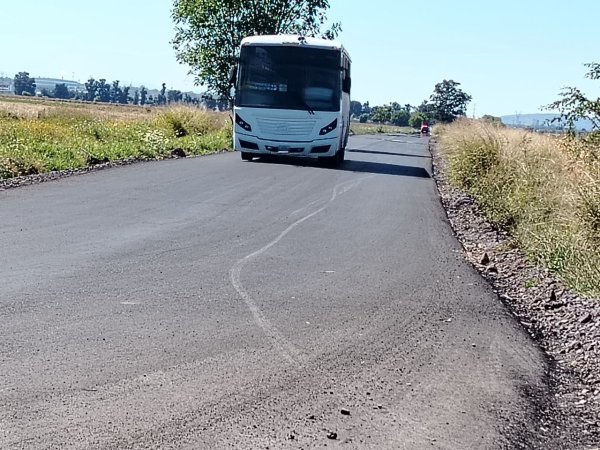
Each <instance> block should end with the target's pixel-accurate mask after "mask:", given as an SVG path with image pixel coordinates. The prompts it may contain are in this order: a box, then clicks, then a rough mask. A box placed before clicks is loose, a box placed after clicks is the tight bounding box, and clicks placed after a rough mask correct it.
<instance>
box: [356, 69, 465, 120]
mask: <svg viewBox="0 0 600 450" xmlns="http://www.w3.org/2000/svg"><path fill="white" fill-rule="evenodd" d="M459 86H460V83H458V82H456V81H454V80H444V81H442V82H441V83H438V84H436V85H435V87H434V90H433V94H431V96H430V97H429V99H426V100H423V102H422V103H421V104H420V105H418V106H413V105H410V104H408V103H407V104H404V105H401V104H400V103H398V102H392V103H389V104H386V105H382V106H370V104H369V102H366V103H361V102H358V101H352V102H351V105H350V114H351V115H352V117H353V118H354V119H356V120H359V121H360V122H361V123H367V122H373V123H380V124H384V123H385V124H391V125H398V126H401V127H413V128H419V127H420V126H421V125H422V124H423V123H425V122H427V123H430V124H432V123H435V122H442V123H447V122H452V121H454V120H456V119H457V118H458V117H461V116H465V115H466V113H467V105H468V103H469V102H470V101H471V96H470V95H469V94H467V93H466V92H464V91H463V90H462V89H460V88H459Z"/></svg>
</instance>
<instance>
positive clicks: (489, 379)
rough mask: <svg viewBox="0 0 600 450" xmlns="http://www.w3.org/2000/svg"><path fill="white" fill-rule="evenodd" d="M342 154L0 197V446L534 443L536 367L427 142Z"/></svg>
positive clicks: (194, 165)
mask: <svg viewBox="0 0 600 450" xmlns="http://www.w3.org/2000/svg"><path fill="white" fill-rule="evenodd" d="M349 147H350V148H349V151H348V153H347V162H346V163H345V164H344V165H343V166H342V167H340V168H338V169H328V168H323V167H319V166H317V165H315V164H295V163H289V164H287V163H285V164H282V163H278V162H261V161H253V162H246V163H245V162H242V161H241V160H240V156H239V154H221V155H214V156H209V157H203V158H196V159H187V160H185V159H180V160H169V161H163V162H157V163H144V164H137V165H133V166H128V167H120V168H114V169H109V170H104V171H99V172H95V173H92V174H88V175H83V176H76V177H71V178H67V179H63V180H61V181H57V182H49V183H44V184H41V185H37V186H29V187H24V188H19V189H14V190H8V191H4V192H0V224H1V225H0V280H2V284H1V289H0V323H1V326H0V330H1V331H0V337H1V345H0V448H2V449H21V448H27V449H29V448H31V449H45V448H57V449H58V448H60V449H63V448H80V449H90V448H111V449H112V448H119V449H126V448H127V449H128V448H132V449H141V448H160V449H170V448H173V449H203V448H206V449H214V448H227V447H230V448H248V449H255V448H272V449H273V448H296V449H297V448H315V447H323V446H325V445H326V446H327V447H334V448H336V447H337V446H341V447H343V448H371V449H386V448H390V449H391V448H393V449H411V450H412V449H431V448H435V449H478V450H479V449H500V448H513V447H516V448H520V447H517V443H518V442H521V443H523V445H526V448H531V447H532V446H533V445H534V441H535V439H537V438H535V437H532V436H531V435H530V432H531V430H536V429H537V427H538V424H536V422H535V416H536V409H535V407H534V405H533V403H534V402H533V401H532V398H537V397H543V396H544V395H545V387H544V383H543V379H544V373H545V371H546V367H545V362H544V359H543V357H542V354H541V352H540V351H539V350H538V349H537V348H536V346H535V345H534V344H533V342H532V341H531V340H530V339H529V338H528V337H527V336H526V334H525V333H524V332H523V331H522V330H521V329H520V328H519V326H518V325H517V323H516V321H515V320H514V319H513V318H512V317H511V316H510V315H509V313H508V312H507V311H506V310H505V308H504V307H503V306H502V304H501V303H500V301H499V300H498V299H497V298H496V296H495V295H494V293H493V292H491V290H490V288H489V287H488V286H487V285H486V283H485V282H484V281H483V280H482V279H481V278H480V277H479V275H478V274H477V273H476V272H475V271H474V269H472V268H471V267H470V266H469V265H468V264H467V263H465V262H464V260H463V257H462V256H461V254H460V246H459V244H458V243H457V241H456V240H455V238H454V237H453V235H452V232H451V229H450V227H449V225H448V223H447V220H446V218H445V214H444V211H443V209H442V207H441V205H440V202H439V199H438V196H437V192H436V188H435V184H434V182H433V180H432V178H431V170H432V169H431V160H430V157H429V153H428V151H427V139H419V138H412V137H402V136H399V137H353V138H351V139H350V143H349ZM343 408H345V409H347V410H348V411H344V412H345V413H346V412H349V414H342V409H343ZM333 432H335V433H337V436H336V439H331V438H333V437H334V435H333V434H330V433H333ZM328 435H329V437H328ZM528 439H529V440H528Z"/></svg>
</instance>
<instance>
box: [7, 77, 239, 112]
mask: <svg viewBox="0 0 600 450" xmlns="http://www.w3.org/2000/svg"><path fill="white" fill-rule="evenodd" d="M13 82H14V91H15V94H17V95H25V96H35V95H37V92H36V90H37V85H36V81H35V78H32V77H30V76H29V73H28V72H19V73H17V74H16V75H15V77H14V80H13ZM83 86H84V87H85V90H82V91H74V90H70V89H69V88H68V87H67V85H66V84H65V83H57V84H56V85H55V86H54V89H51V90H49V89H46V88H43V89H41V90H40V92H39V95H41V96H42V97H47V98H57V99H64V100H69V99H73V100H81V101H88V102H97V103H118V104H122V105H126V104H133V105H141V106H146V105H147V106H151V105H157V106H160V105H167V104H170V103H185V104H189V105H195V106H200V105H202V106H205V107H207V108H209V109H217V108H218V109H225V108H226V107H227V105H226V102H222V101H219V100H217V99H215V98H213V97H212V96H210V95H203V96H202V97H201V98H199V97H197V96H192V95H190V94H189V93H187V92H181V91H180V90H178V89H167V85H166V83H162V87H161V89H160V90H159V91H158V94H156V95H152V94H149V92H148V89H147V88H146V87H145V86H140V88H139V89H135V90H134V91H133V93H132V92H131V87H130V86H123V85H121V84H120V81H119V80H114V81H113V82H112V83H109V82H107V80H106V79H105V78H101V79H98V80H96V79H95V78H90V79H89V80H88V81H86V82H85V83H84V85H83Z"/></svg>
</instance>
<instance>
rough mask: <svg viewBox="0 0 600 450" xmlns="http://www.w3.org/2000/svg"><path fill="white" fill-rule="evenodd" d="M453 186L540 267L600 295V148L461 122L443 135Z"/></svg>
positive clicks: (584, 291)
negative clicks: (463, 193)
mask: <svg viewBox="0 0 600 450" xmlns="http://www.w3.org/2000/svg"><path fill="white" fill-rule="evenodd" d="M436 134H437V137H438V139H439V143H440V150H441V152H442V155H443V156H444V157H445V158H447V160H448V163H449V178H450V182H451V183H452V184H453V185H454V186H456V187H458V188H460V189H462V190H464V191H467V192H469V193H470V194H471V195H473V197H474V198H475V199H476V200H477V202H478V204H479V205H480V206H481V207H482V209H483V211H484V213H485V214H486V216H487V218H488V219H489V220H491V221H492V222H494V223H496V224H497V225H499V226H500V227H502V228H504V229H506V230H508V231H510V232H511V234H512V235H513V236H514V237H515V238H516V239H517V242H518V244H519V247H520V248H521V249H522V250H523V251H524V252H525V253H526V254H527V255H528V256H529V258H530V259H531V260H533V261H534V262H536V263H538V264H540V265H542V266H544V267H546V268H548V269H550V270H551V271H553V272H554V273H555V274H557V275H558V276H559V277H560V278H562V279H563V280H564V281H565V282H566V283H567V285H569V286H570V287H571V288H573V289H574V290H575V291H577V292H579V293H581V294H584V295H590V296H600V151H599V149H600V146H599V145H598V142H595V141H594V140H592V139H590V140H589V141H581V140H574V139H571V138H556V137H553V136H544V135H539V134H535V133H528V132H525V131H519V130H510V129H503V128H498V127H494V126H493V125H489V124H485V123H482V122H478V121H466V120H465V121H461V122H458V123H455V124H452V125H449V126H442V127H438V128H437V130H436Z"/></svg>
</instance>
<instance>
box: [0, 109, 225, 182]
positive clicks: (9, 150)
mask: <svg viewBox="0 0 600 450" xmlns="http://www.w3.org/2000/svg"><path fill="white" fill-rule="evenodd" d="M230 148H231V123H230V120H229V118H228V117H227V115H226V114H219V113H212V112H205V111H202V110H199V109H195V108H185V107H175V108H153V109H150V108H142V107H127V106H116V105H93V104H76V103H68V102H64V103H61V102H47V101H39V100H35V99H26V100H20V99H17V98H10V97H0V179H2V178H11V177H16V176H21V175H29V174H35V173H44V172H49V171H53V170H65V169H74V168H80V167H85V166H87V165H88V164H89V163H90V162H92V161H94V160H101V161H102V160H106V159H108V160H111V161H113V160H122V159H129V158H162V157H166V156H168V155H170V153H171V151H172V150H174V149H182V150H184V151H185V152H186V153H187V154H190V155H202V154H207V153H213V152H216V151H221V150H227V149H230Z"/></svg>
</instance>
